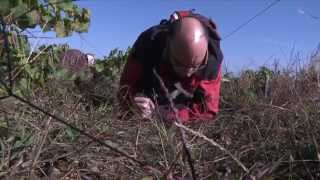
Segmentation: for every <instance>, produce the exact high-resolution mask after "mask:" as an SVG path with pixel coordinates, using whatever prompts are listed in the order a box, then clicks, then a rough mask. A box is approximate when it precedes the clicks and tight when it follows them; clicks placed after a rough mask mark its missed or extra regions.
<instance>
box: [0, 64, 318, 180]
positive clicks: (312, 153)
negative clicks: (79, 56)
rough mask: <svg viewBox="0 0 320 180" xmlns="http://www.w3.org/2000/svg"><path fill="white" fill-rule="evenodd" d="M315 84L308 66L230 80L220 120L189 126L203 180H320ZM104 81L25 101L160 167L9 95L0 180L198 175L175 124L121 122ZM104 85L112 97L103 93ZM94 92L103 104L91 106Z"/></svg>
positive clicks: (4, 104) (2, 111) (1, 114)
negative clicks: (88, 89)
mask: <svg viewBox="0 0 320 180" xmlns="http://www.w3.org/2000/svg"><path fill="white" fill-rule="evenodd" d="M316 77H317V74H316V72H315V71H313V70H312V69H304V70H299V71H298V72H295V73H292V72H289V71H282V72H278V73H277V72H276V73H274V74H273V75H272V76H270V79H269V80H268V82H266V81H265V79H263V78H261V77H259V78H257V77H256V76H250V75H248V74H246V73H242V75H241V76H240V78H235V77H234V78H231V80H230V82H225V83H224V84H223V86H222V99H221V111H220V114H219V115H218V116H217V118H216V119H215V120H214V121H211V122H208V123H200V124H191V125H188V128H191V129H192V130H193V131H195V132H196V133H192V132H191V133H190V131H186V132H187V135H188V138H187V139H188V143H187V145H188V148H189V149H190V151H191V153H192V157H193V160H194V165H195V169H196V173H197V175H198V179H266V180H267V179H268V180H270V179H274V180H275V179H319V178H320V171H319V169H320V163H319V160H320V159H319V158H320V153H319V150H320V149H319V145H318V144H319V142H320V130H319V129H320V122H319V117H320V110H319V109H320V100H319V98H320V97H319V91H320V89H319V86H318V82H317V78H316ZM102 82H103V81H99V88H96V90H95V91H94V92H90V93H91V96H90V95H89V94H90V93H84V92H83V88H82V92H79V91H78V89H77V88H76V86H75V85H74V83H73V82H71V81H67V82H61V81H55V80H52V81H50V82H48V83H47V85H46V87H45V88H43V89H39V90H37V91H34V92H33V93H31V94H30V95H29V96H28V97H27V98H28V99H29V101H31V102H33V103H35V104H37V105H39V106H41V107H42V108H44V109H46V110H49V111H50V112H52V113H54V114H56V115H58V116H59V117H62V118H64V119H66V120H67V121H68V122H69V123H72V124H73V125H75V126H77V127H79V128H81V129H84V130H86V131H87V132H88V133H90V134H92V135H94V136H95V137H97V138H99V139H101V140H103V141H105V142H106V143H108V144H110V145H112V146H114V147H117V148H119V149H122V150H123V151H125V152H127V153H128V154H130V155H131V156H133V157H135V158H136V159H138V160H140V161H143V162H144V163H145V164H147V165H149V166H151V167H153V168H142V167H140V166H138V165H137V164H135V163H133V162H132V161H130V160H128V159H126V158H125V157H121V156H119V155H118V154H116V153H115V152H112V151H110V150H109V149H108V148H106V147H103V146H101V145H99V144H97V143H96V142H92V140H90V139H89V138H87V137H84V136H83V135H81V134H79V133H77V132H75V131H74V130H72V129H71V128H68V127H65V126H63V125H61V124H59V123H57V122H56V121H55V120H54V119H52V118H50V117H47V116H45V115H43V114H41V113H39V112H37V111H36V110H33V109H32V108H30V107H28V106H26V105H24V104H22V103H19V102H17V101H16V100H14V99H13V98H9V99H5V100H2V101H0V135H1V138H0V145H1V146H0V148H1V151H0V152H1V153H0V177H1V178H4V179H19V178H25V179H38V178H42V179H143V178H144V180H149V179H164V177H167V178H168V179H169V177H176V179H178V177H184V178H185V179H187V178H188V177H189V178H190V175H189V169H188V164H187V162H186V159H185V155H184V153H183V152H182V151H181V149H182V144H181V142H180V138H179V137H178V136H179V135H178V134H179V133H177V127H175V126H174V125H172V126H170V125H168V124H164V123H162V122H161V121H159V120H157V119H154V120H141V119H140V118H139V116H138V115H135V116H132V117H130V118H128V117H126V118H123V116H122V114H120V112H119V111H118V104H117V101H116V99H115V92H116V88H117V87H116V86H114V85H112V84H110V83H109V82H108V83H106V84H103V83H102ZM266 84H268V85H267V86H268V87H266ZM90 86H93V85H92V84H91V85H90ZM104 88H105V89H108V91H107V92H104V93H103V89H104ZM266 88H267V91H266ZM96 92H99V95H102V96H103V97H104V100H105V104H103V105H100V106H93V105H92V103H88V102H91V101H88V98H90V97H92V93H93V94H95V93H96ZM101 92H102V93H101ZM95 98H96V97H95ZM201 136H202V137H201ZM203 136H206V138H208V139H204V138H203ZM210 141H211V142H210ZM213 142H214V143H216V144H214V143H213ZM217 144H218V145H219V146H220V147H219V146H217ZM221 147H222V148H221ZM237 161H239V162H240V164H242V165H243V167H241V166H240V164H239V162H237ZM244 167H245V168H244ZM244 169H248V173H247V172H246V171H245V170H244ZM148 178H149V179H148Z"/></svg>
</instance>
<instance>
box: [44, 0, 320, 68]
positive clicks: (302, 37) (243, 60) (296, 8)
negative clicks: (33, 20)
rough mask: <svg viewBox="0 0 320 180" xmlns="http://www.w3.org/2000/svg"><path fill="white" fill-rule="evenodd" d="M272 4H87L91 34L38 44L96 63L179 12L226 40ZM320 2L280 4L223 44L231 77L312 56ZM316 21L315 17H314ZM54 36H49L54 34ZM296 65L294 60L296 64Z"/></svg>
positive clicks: (107, 0)
mask: <svg viewBox="0 0 320 180" xmlns="http://www.w3.org/2000/svg"><path fill="white" fill-rule="evenodd" d="M272 2H273V0H242V1H239V0H228V1H227V0H225V1H224V0H197V1H196V0H184V1H182V0H140V1H138V0H117V1H116V0H82V1H79V2H77V3H78V4H79V5H80V6H81V7H85V8H88V9H90V10H91V13H92V14H91V15H92V18H91V25H90V28H89V31H88V33H83V34H81V36H79V35H78V34H74V35H73V36H72V37H68V38H63V39H54V40H52V39H50V40H45V39H41V40H40V42H39V43H52V42H54V43H62V42H66V43H69V44H70V46H71V47H73V48H78V49H80V50H82V51H84V52H87V53H93V54H95V55H96V56H97V57H102V56H103V55H107V54H108V53H109V51H110V50H112V49H114V48H120V49H125V48H126V47H128V46H130V45H132V44H133V42H134V41H135V40H136V38H137V36H138V35H139V34H140V33H141V32H142V31H143V30H145V29H146V28H148V27H150V26H152V25H155V24H158V23H159V22H160V20H161V19H163V18H168V17H169V15H170V14H171V13H172V12H173V11H175V10H182V9H195V10H196V12H198V13H201V14H203V15H205V16H208V17H210V18H212V19H213V20H214V21H215V22H216V23H217V24H218V27H219V31H220V34H221V36H222V37H224V36H226V35H227V34H228V33H230V32H231V31H233V30H234V29H235V28H237V27H238V26H239V25H240V24H242V23H244V22H245V21H247V20H248V19H250V18H251V17H253V16H254V15H255V14H257V13H258V12H259V11H261V10H262V9H264V8H265V7H267V6H268V5H269V4H271V3H272ZM319 10H320V0H281V1H280V2H279V3H278V4H276V5H275V6H274V7H272V8H271V9H269V10H268V11H267V12H266V13H264V14H262V15H261V16H259V17H257V18H256V19H255V20H253V21H252V22H251V23H249V24H248V25H246V26H245V27H243V28H242V29H241V30H240V31H238V32H236V33H235V34H233V35H232V36H230V37H228V38H227V39H225V40H223V41H222V42H221V46H222V50H223V52H224V56H225V59H224V62H225V66H226V67H227V68H228V70H230V71H234V72H238V71H239V70H241V69H244V68H245V69H246V68H256V67H258V66H260V65H270V64H272V63H273V62H274V59H279V60H280V63H281V64H282V65H286V64H288V62H289V60H290V54H291V52H292V50H293V49H294V52H295V53H297V52H299V53H300V54H301V55H302V56H307V55H308V54H309V53H311V52H312V51H313V50H315V48H316V47H317V45H318V44H319V43H320V18H318V17H320V11H319ZM313 16H315V17H313ZM49 35H50V34H49ZM291 59H292V58H291Z"/></svg>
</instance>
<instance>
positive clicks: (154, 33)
mask: <svg viewBox="0 0 320 180" xmlns="http://www.w3.org/2000/svg"><path fill="white" fill-rule="evenodd" d="M161 28H162V27H161V25H155V26H152V27H150V28H148V29H146V30H145V31H143V32H142V33H141V34H140V35H139V36H138V38H137V40H136V41H135V43H134V45H133V47H132V55H133V56H134V57H135V58H137V59H140V60H143V59H149V58H150V57H154V56H160V55H161V54H162V51H163V50H164V47H165V39H166V36H167V34H166V33H165V32H164V31H163V30H162V29H161Z"/></svg>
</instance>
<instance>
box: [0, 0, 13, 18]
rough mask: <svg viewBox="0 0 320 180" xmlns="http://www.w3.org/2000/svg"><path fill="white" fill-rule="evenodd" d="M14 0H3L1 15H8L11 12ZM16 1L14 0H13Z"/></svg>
mask: <svg viewBox="0 0 320 180" xmlns="http://www.w3.org/2000/svg"><path fill="white" fill-rule="evenodd" d="M11 1H12V0H1V6H0V15H1V16H6V15H7V14H9V13H10V2H11ZM13 1H14V0H13Z"/></svg>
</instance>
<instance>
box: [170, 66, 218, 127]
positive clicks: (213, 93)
mask: <svg viewBox="0 0 320 180" xmlns="http://www.w3.org/2000/svg"><path fill="white" fill-rule="evenodd" d="M221 78H222V75H221V70H219V74H218V77H217V78H216V79H214V80H202V81H201V82H200V85H199V87H198V88H200V89H201V90H202V91H203V92H204V96H205V97H204V102H203V103H194V104H192V106H191V107H183V108H180V109H179V110H178V114H179V117H180V119H181V121H182V122H184V123H189V122H194V121H208V120H212V119H214V117H215V115H216V114H217V113H218V111H219V99H220V84H221ZM168 116H169V117H168V118H169V119H171V118H173V114H171V113H169V114H168Z"/></svg>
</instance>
